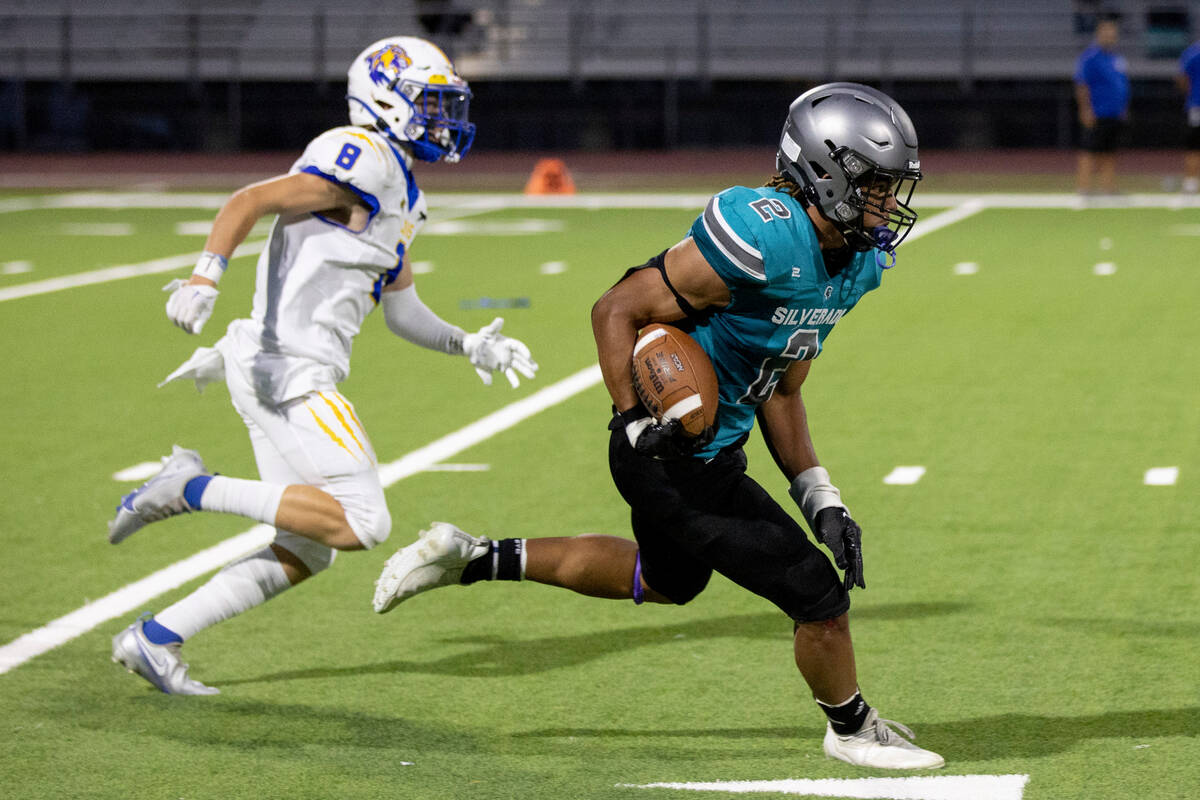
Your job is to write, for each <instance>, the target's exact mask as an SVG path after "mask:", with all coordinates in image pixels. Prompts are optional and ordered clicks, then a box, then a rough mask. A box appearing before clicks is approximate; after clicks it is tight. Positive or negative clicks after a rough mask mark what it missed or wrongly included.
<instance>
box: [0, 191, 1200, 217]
mask: <svg viewBox="0 0 1200 800" xmlns="http://www.w3.org/2000/svg"><path fill="white" fill-rule="evenodd" d="M711 196H712V195H711V194H698V193H690V192H686V193H646V194H636V193H620V192H595V193H592V192H588V193H584V194H573V195H527V194H520V193H512V192H510V193H498V192H494V193H455V192H441V193H438V194H435V195H433V196H431V197H430V198H429V207H430V208H435V209H457V210H463V211H481V212H483V211H495V210H498V209H521V208H576V209H618V208H630V209H638V208H645V209H672V208H681V209H689V208H695V209H697V210H699V209H701V208H703V207H704V204H705V203H707V202H708V200H709V198H710V197H711ZM228 199H229V194H228V193H225V194H216V193H182V192H181V193H172V192H68V193H64V194H48V195H34V196H26V197H13V198H8V199H0V214H2V213H6V212H20V211H35V210H39V209H93V208H95V209H133V208H194V209H210V210H214V211H215V210H216V209H218V208H220V207H221V205H222V204H223V203H224V202H225V201H226V200H228ZM969 200H981V201H983V202H984V203H985V204H986V205H987V207H988V208H1013V209H1022V208H1024V209H1039V208H1044V209H1130V208H1173V209H1183V208H1200V195H1184V194H1178V193H1174V194H1173V193H1165V192H1163V193H1145V194H1129V195H1116V196H1113V197H1082V196H1080V195H1078V194H1069V193H1062V192H1059V193H1044V194H1043V193H1002V192H962V193H959V192H928V193H920V192H918V193H917V195H916V197H915V204H916V205H917V207H919V208H948V207H952V206H958V205H961V204H962V203H965V202H967V201H969Z"/></svg>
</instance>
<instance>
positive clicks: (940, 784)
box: [617, 775, 1029, 800]
mask: <svg viewBox="0 0 1200 800" xmlns="http://www.w3.org/2000/svg"><path fill="white" fill-rule="evenodd" d="M1028 782H1029V776H1028V775H935V776H930V777H924V776H919V777H911V778H908V777H906V778H818V779H808V778H792V779H788V780H776V781H706V782H695V783H641V784H637V783H619V784H617V786H620V787H628V788H631V789H675V790H691V791H694V792H727V793H730V794H748V793H752V792H769V793H771V794H792V795H805V796H808V797H842V798H846V797H857V798H877V800H1021V797H1022V795H1023V794H1024V792H1025V784H1026V783H1028Z"/></svg>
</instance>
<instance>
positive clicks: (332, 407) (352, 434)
mask: <svg viewBox="0 0 1200 800" xmlns="http://www.w3.org/2000/svg"><path fill="white" fill-rule="evenodd" d="M317 394H318V396H319V397H320V398H321V399H322V400H324V401H325V405H327V406H329V409H330V410H331V411H332V412H333V415H334V416H335V417H337V420H338V422H340V423H342V427H343V428H345V429H346V433H348V434H350V438H351V439H353V440H354V443H355V444H356V445H358V449H359V450H362V451H363V454H364V455H366V453H367V448H365V447H363V443H362V442H360V441H359V440H358V434H356V433H355V432H354V428H351V427H350V423H348V422H346V417H345V416H343V415H342V410H341V409H340V408H338V407H337V405H335V404H334V402H333V401H332V400H330V399H329V398H328V397H326V396H325V393H324V392H318V393H317ZM351 416H353V414H351ZM356 421H357V420H356Z"/></svg>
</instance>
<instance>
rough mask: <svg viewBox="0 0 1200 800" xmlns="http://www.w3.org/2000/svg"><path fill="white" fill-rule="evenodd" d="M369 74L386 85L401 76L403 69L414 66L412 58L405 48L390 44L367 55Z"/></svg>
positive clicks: (374, 79)
mask: <svg viewBox="0 0 1200 800" xmlns="http://www.w3.org/2000/svg"><path fill="white" fill-rule="evenodd" d="M366 61H367V74H369V75H370V76H371V81H372V82H374V83H376V84H378V85H380V86H386V85H387V84H389V83H392V82H393V81H395V80H396V79H397V78H399V77H400V72H401V70H403V69H405V68H407V67H411V66H412V59H411V58H409V56H408V53H406V52H404V48H403V47H400V46H399V45H394V44H389V45H387V46H386V47H383V48H380V49H379V50H376V51H375V52H374V53H371V55H369V56H367V58H366Z"/></svg>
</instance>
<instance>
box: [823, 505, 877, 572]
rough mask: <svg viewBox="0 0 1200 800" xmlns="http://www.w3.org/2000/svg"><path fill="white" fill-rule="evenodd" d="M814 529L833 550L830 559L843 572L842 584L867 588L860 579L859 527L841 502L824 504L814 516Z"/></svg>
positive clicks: (860, 547)
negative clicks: (831, 558)
mask: <svg viewBox="0 0 1200 800" xmlns="http://www.w3.org/2000/svg"><path fill="white" fill-rule="evenodd" d="M813 528H815V529H816V530H814V531H813V533H815V534H816V535H817V538H818V539H820V540H821V541H822V542H823V543H824V544H825V546H826V547H828V548H829V552H830V553H832V554H833V563H835V564H837V567H838V569H840V570H844V571H845V573H846V577H845V580H844V581H843V585H844V586H845V587H846V591H850V587H851V586H859V587H861V588H863V589H865V588H867V584H866V582H865V581H864V580H863V557H862V528H860V527H858V523H857V522H855V521H854V520H852V519H850V515H849V514H847V513H846V509H844V508H842V507H841V506H826V507H825V508H822V509H821V510H820V511H818V512H817V516H816V518H815V519H813Z"/></svg>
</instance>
